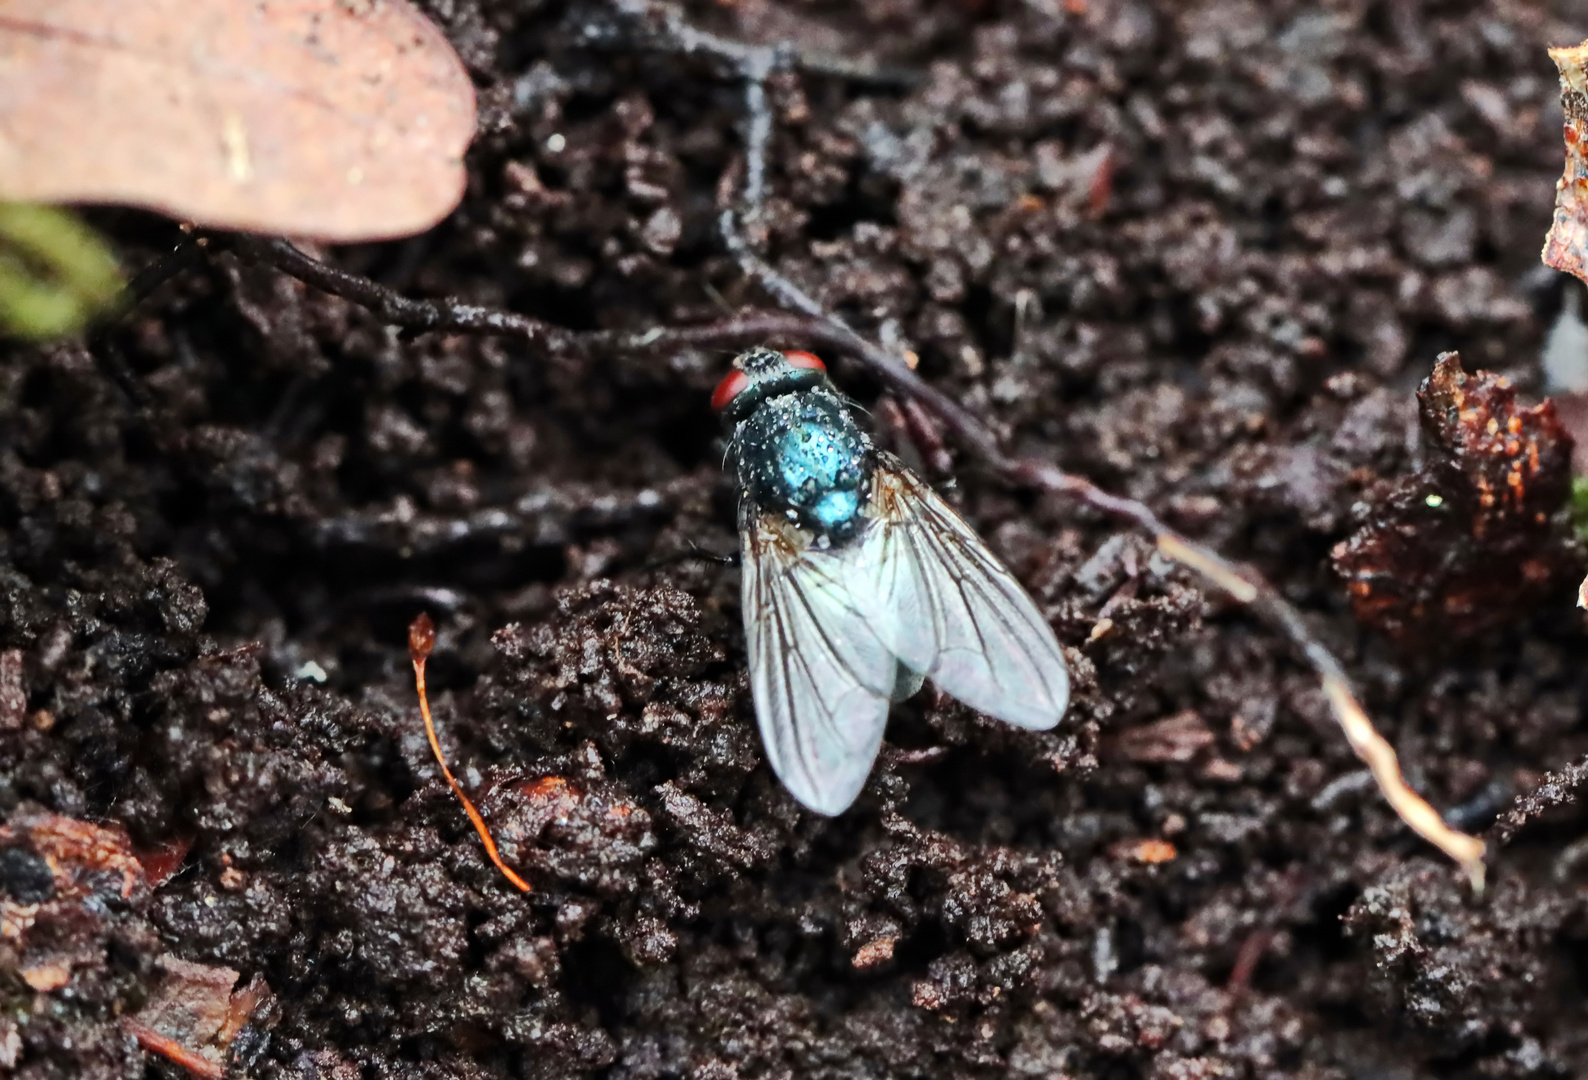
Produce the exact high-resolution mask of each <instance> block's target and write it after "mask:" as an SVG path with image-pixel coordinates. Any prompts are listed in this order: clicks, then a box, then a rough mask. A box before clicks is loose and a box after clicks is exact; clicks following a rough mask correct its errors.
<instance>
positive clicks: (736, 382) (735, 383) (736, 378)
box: [711, 357, 821, 412]
mask: <svg viewBox="0 0 1588 1080" xmlns="http://www.w3.org/2000/svg"><path fill="white" fill-rule="evenodd" d="M812 359H815V358H814V357H812ZM816 362H817V363H821V361H820V360H817V361H816ZM749 385H750V377H749V376H748V375H746V374H745V373H744V372H742V371H730V372H728V374H727V375H726V376H725V377H724V378H723V380H722V381H721V382H720V383H718V384H717V389H716V390H715V391H714V392H713V393H712V395H711V407H712V408H713V409H715V410H716V411H717V412H721V411H722V410H723V409H726V408H727V407H728V402H730V401H732V400H733V399H734V398H736V397H738V396H739V391H741V390H743V389H744V388H745V387H746V386H749Z"/></svg>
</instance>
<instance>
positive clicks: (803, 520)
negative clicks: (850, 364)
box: [731, 386, 874, 546]
mask: <svg viewBox="0 0 1588 1080" xmlns="http://www.w3.org/2000/svg"><path fill="white" fill-rule="evenodd" d="M731 443H732V451H733V456H734V458H735V460H736V462H737V467H738V473H739V484H740V486H741V487H742V488H743V489H744V492H745V495H746V496H747V497H748V498H749V499H750V500H751V501H752V502H753V503H754V504H755V505H756V506H757V507H759V508H760V509H761V510H762V511H763V512H770V513H782V514H786V515H787V516H788V517H789V519H790V520H791V521H793V522H794V523H796V524H798V525H799V526H800V527H801V528H803V529H806V530H808V531H809V532H810V533H811V534H812V536H813V538H814V540H815V542H816V543H817V544H819V545H822V546H826V545H829V544H842V543H844V542H845V541H847V540H849V539H852V538H853V537H854V536H855V535H856V533H858V532H859V531H860V527H861V525H862V524H864V517H863V511H864V509H865V506H866V503H867V500H868V499H869V498H870V494H871V481H872V472H873V465H874V462H873V458H874V454H873V451H872V447H871V440H870V438H868V437H867V435H866V433H865V431H864V430H863V429H862V428H861V427H860V425H859V424H857V423H856V422H855V419H854V416H853V415H852V414H851V412H850V408H849V406H848V404H847V403H846V402H845V400H844V399H843V398H842V397H840V396H839V395H838V394H836V393H834V392H833V391H831V390H828V389H827V388H825V387H819V386H818V387H813V388H810V389H803V390H799V391H795V392H792V393H785V394H779V395H777V396H774V397H768V398H765V399H763V400H762V401H761V402H759V403H758V404H757V405H756V407H755V409H754V410H753V411H752V412H750V413H749V414H748V415H746V416H745V417H744V419H743V420H741V421H739V423H737V424H736V425H735V426H734V429H733V434H732V436H731Z"/></svg>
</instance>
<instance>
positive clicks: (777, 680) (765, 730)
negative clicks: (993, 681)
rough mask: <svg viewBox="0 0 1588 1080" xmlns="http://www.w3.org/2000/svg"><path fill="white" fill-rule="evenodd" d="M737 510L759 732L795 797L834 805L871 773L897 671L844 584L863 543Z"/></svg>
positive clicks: (821, 806)
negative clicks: (819, 536) (819, 541)
mask: <svg viewBox="0 0 1588 1080" xmlns="http://www.w3.org/2000/svg"><path fill="white" fill-rule="evenodd" d="M742 516H743V520H742V521H741V523H740V529H739V534H740V537H741V544H742V546H743V551H744V560H743V561H744V581H743V585H742V586H741V589H742V598H743V607H744V633H745V638H746V639H747V641H748V643H749V651H750V689H751V691H752V693H753V695H754V698H755V716H756V721H757V722H758V723H759V725H760V728H761V741H762V743H763V744H764V745H765V747H766V756H767V759H768V760H769V761H770V762H771V763H772V770H773V771H774V772H775V773H777V775H778V778H779V779H780V780H782V781H783V783H784V785H785V786H786V787H787V788H788V789H789V791H790V792H792V793H793V795H794V797H795V798H796V799H798V800H799V801H800V802H801V803H803V804H804V805H805V806H807V807H809V808H810V809H812V810H815V811H817V812H818V813H822V814H838V813H841V812H842V811H843V810H844V809H845V808H846V807H848V806H849V804H850V803H852V802H854V801H855V797H856V796H857V795H859V794H860V789H861V788H863V787H864V786H865V783H866V776H867V775H868V774H869V773H870V772H871V763H872V761H873V760H874V759H875V758H876V756H877V749H878V748H879V747H880V746H881V745H882V731H883V728H884V727H885V726H886V725H887V720H888V704H889V694H890V693H891V692H892V691H893V689H894V686H895V683H896V681H897V679H896V675H897V672H898V661H897V660H896V659H895V658H894V656H893V654H892V653H890V652H889V651H888V650H887V649H886V648H885V647H884V646H883V644H882V642H881V641H879V640H878V639H877V636H876V634H874V633H873V632H872V631H871V629H870V628H869V627H868V625H867V620H866V617H865V615H864V614H862V612H861V611H860V609H859V608H858V606H857V605H856V604H855V602H854V600H853V599H852V598H851V596H850V593H849V590H848V588H847V586H846V584H845V582H846V580H847V578H848V575H849V574H850V573H851V571H852V566H853V564H856V563H858V560H859V558H860V557H861V556H862V555H863V549H862V548H861V546H860V545H858V544H856V545H852V546H850V547H848V548H845V549H844V551H843V552H841V553H830V552H821V551H815V550H809V549H806V548H805V547H804V545H803V542H802V538H801V537H800V536H799V534H798V533H796V532H795V531H794V530H793V529H792V528H791V527H789V526H788V525H786V524H785V523H784V522H782V521H781V520H779V519H778V518H777V517H776V516H763V515H760V514H757V513H755V512H753V511H747V512H746V513H744V514H743V515H742Z"/></svg>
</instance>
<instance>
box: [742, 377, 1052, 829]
mask: <svg viewBox="0 0 1588 1080" xmlns="http://www.w3.org/2000/svg"><path fill="white" fill-rule="evenodd" d="M711 403H712V407H713V408H715V409H716V410H717V411H718V412H719V413H721V414H722V418H723V424H724V426H725V427H726V429H727V432H728V452H729V457H730V460H731V462H732V464H733V467H734V469H735V470H736V472H737V475H738V481H739V486H740V489H741V491H742V497H741V499H740V502H739V539H740V546H741V549H742V551H743V556H744V557H743V566H744V581H743V584H742V586H741V595H742V601H743V602H742V607H743V609H744V632H745V639H746V641H747V643H748V646H749V655H750V689H751V694H752V696H753V697H754V699H755V715H756V721H757V723H758V725H759V726H760V729H761V739H762V742H763V744H764V745H765V747H766V755H767V758H768V760H769V761H770V762H771V764H772V769H773V771H774V772H776V773H777V775H778V778H779V779H780V780H782V781H783V783H784V785H785V786H786V787H787V788H788V789H789V791H790V792H792V793H793V795H794V797H795V798H796V799H798V800H799V801H800V802H801V803H803V804H804V805H805V806H807V807H809V808H810V809H812V810H815V811H817V812H818V813H822V814H838V813H841V812H842V811H843V810H844V809H845V808H847V807H848V806H849V804H850V803H852V802H854V801H855V798H856V797H857V796H858V795H859V794H860V790H861V788H862V787H864V786H865V783H866V777H867V776H868V775H869V774H870V772H871V764H872V762H873V761H874V760H875V758H876V756H877V751H878V750H879V749H880V748H881V746H882V732H883V728H884V727H885V726H886V724H887V719H888V708H889V705H890V704H891V703H892V702H894V701H900V700H903V699H904V698H906V697H909V696H910V695H911V694H913V693H915V692H916V691H917V690H919V689H920V688H921V684H922V682H923V681H925V680H926V679H931V680H932V682H933V683H934V684H935V685H936V686H937V687H938V689H940V690H942V691H944V692H945V693H947V694H949V695H950V696H952V697H955V698H958V699H959V700H960V701H962V702H964V703H965V704H966V705H969V706H970V707H971V708H973V709H976V710H978V711H980V712H983V713H986V714H987V715H989V716H993V717H996V718H998V719H1000V720H1004V721H1007V722H1008V723H1011V724H1015V725H1017V726H1019V727H1024V728H1032V729H1036V730H1045V729H1047V728H1051V727H1053V726H1054V725H1055V724H1057V723H1058V722H1059V719H1060V717H1062V716H1063V715H1064V709H1065V706H1066V705H1067V704H1068V702H1069V698H1070V677H1069V671H1068V669H1067V668H1066V667H1065V663H1064V654H1063V653H1062V652H1061V651H1060V650H1059V643H1058V640H1057V639H1056V638H1055V637H1054V635H1053V629H1052V627H1050V626H1049V625H1048V623H1047V620H1046V619H1044V618H1043V617H1042V614H1041V613H1040V612H1039V611H1038V610H1037V607H1036V605H1035V604H1034V603H1032V601H1031V598H1030V597H1029V596H1027V595H1026V592H1025V590H1024V589H1023V588H1021V586H1020V583H1019V582H1018V581H1016V580H1015V578H1014V575H1013V574H1011V573H1010V572H1009V570H1008V569H1007V568H1006V567H1005V566H1004V565H1003V564H1002V563H1001V562H999V561H998V558H997V556H995V555H993V553H992V552H991V551H989V550H988V549H987V545H986V544H984V543H982V541H981V538H980V537H978V536H977V535H976V533H975V532H974V531H972V529H971V528H970V526H969V525H967V524H965V522H964V521H963V520H962V519H961V518H960V516H959V515H958V514H956V513H955V512H954V511H953V510H952V509H951V508H950V507H949V506H948V504H947V503H945V502H944V501H943V500H942V499H941V498H939V497H938V496H937V494H936V493H935V492H933V491H932V489H931V488H930V487H928V486H927V485H926V483H925V482H923V481H922V480H921V479H920V478H919V477H917V476H916V475H915V474H914V473H912V472H911V471H910V470H909V469H907V468H905V466H904V464H903V463H902V462H900V461H899V460H898V459H897V458H896V457H894V456H893V455H892V454H889V453H886V452H885V451H882V450H878V449H877V448H876V447H875V446H874V445H872V442H871V438H870V436H868V435H867V434H866V432H865V431H864V430H863V429H862V428H861V426H860V425H859V424H858V423H857V422H856V420H855V415H854V412H855V406H854V405H853V403H852V402H850V401H849V399H848V398H846V397H844V396H843V395H842V394H840V393H839V392H838V390H837V389H836V388H834V386H833V384H832V382H831V381H830V380H829V379H828V378H827V368H826V366H825V365H824V364H823V363H822V362H821V360H819V359H817V358H816V357H815V356H813V355H811V354H810V353H808V352H787V353H781V352H776V351H774V350H772V349H751V350H750V351H749V352H746V353H744V354H743V355H741V356H739V357H738V358H737V359H735V360H734V362H733V370H732V371H731V372H729V374H728V376H727V377H726V378H724V379H723V380H722V382H721V383H720V384H719V385H718V386H717V390H716V393H715V394H713V395H712V401H711Z"/></svg>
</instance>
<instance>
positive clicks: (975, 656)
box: [856, 455, 1070, 729]
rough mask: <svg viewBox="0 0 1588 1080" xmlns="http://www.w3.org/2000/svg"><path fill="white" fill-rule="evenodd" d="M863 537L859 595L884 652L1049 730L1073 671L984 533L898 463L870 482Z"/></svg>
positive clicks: (980, 702) (1021, 721)
mask: <svg viewBox="0 0 1588 1080" xmlns="http://www.w3.org/2000/svg"><path fill="white" fill-rule="evenodd" d="M874 485H875V491H874V492H873V495H872V502H871V508H872V513H873V515H874V518H875V520H874V522H873V524H872V526H871V528H870V530H869V531H868V533H867V535H866V537H865V539H864V547H865V549H866V555H865V560H864V561H865V563H866V566H867V570H868V578H867V580H868V582H869V586H868V588H866V589H865V590H860V589H856V594H857V597H858V598H859V600H860V602H861V603H862V604H863V605H864V606H865V607H866V609H867V614H868V615H870V616H871V626H872V628H873V629H874V630H875V631H876V634H877V636H878V637H879V638H881V640H882V643H883V645H884V647H885V648H887V649H888V650H889V651H891V652H893V653H894V654H895V655H896V656H897V657H898V658H899V661H900V662H901V663H902V664H904V665H905V666H906V667H908V668H910V669H911V670H914V671H918V672H920V673H921V674H923V675H925V676H927V677H928V678H930V679H931V680H932V681H933V682H934V683H936V684H937V686H938V687H939V688H941V689H942V690H943V691H944V692H945V693H947V694H949V695H951V696H953V697H956V698H958V699H959V700H960V701H963V702H964V703H965V704H967V705H969V706H970V707H971V708H973V709H976V710H978V711H980V712H984V713H986V714H988V715H989V716H995V717H997V718H998V719H1000V720H1004V721H1007V722H1008V723H1011V724H1016V725H1018V726H1020V727H1025V728H1037V729H1045V728H1050V727H1053V726H1054V725H1055V724H1057V723H1058V722H1059V718H1060V717H1062V716H1063V715H1064V710H1065V707H1066V706H1067V705H1068V704H1069V701H1070V673H1069V669H1068V668H1067V667H1066V666H1065V663H1064V654H1063V653H1062V652H1061V651H1060V650H1059V642H1058V639H1057V638H1055V637H1054V636H1053V629H1052V627H1050V626H1049V625H1048V621H1047V620H1046V619H1044V618H1043V617H1042V613H1041V612H1040V611H1038V610H1037V606H1036V604H1034V603H1033V602H1032V601H1031V597H1030V596H1028V595H1026V591H1025V589H1023V588H1021V586H1020V583H1019V582H1018V581H1016V580H1015V577H1014V575H1013V574H1011V573H1010V572H1009V571H1008V569H1007V568H1005V566H1004V565H1003V563H1001V562H999V561H998V557H997V556H995V555H994V554H993V553H992V552H990V551H988V550H987V546H986V545H985V544H984V543H982V540H981V538H980V537H978V536H977V535H976V534H975V532H973V531H972V530H971V528H970V526H969V525H966V524H965V522H964V521H963V520H962V519H961V518H960V516H959V515H958V514H956V513H954V511H953V510H952V509H951V508H950V507H949V505H948V504H947V503H945V502H944V501H943V500H942V499H941V498H939V497H938V495H937V493H936V492H934V491H933V490H932V489H931V488H930V487H928V486H927V485H926V484H925V483H924V482H923V481H922V480H920V479H919V478H918V477H916V476H915V475H914V474H912V473H911V472H910V471H909V470H908V469H906V468H905V467H904V466H903V465H902V464H901V463H900V462H899V461H898V460H897V459H895V458H893V457H891V456H890V455H883V456H882V457H881V459H880V460H879V462H878V465H877V470H876V473H875V479H874Z"/></svg>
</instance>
